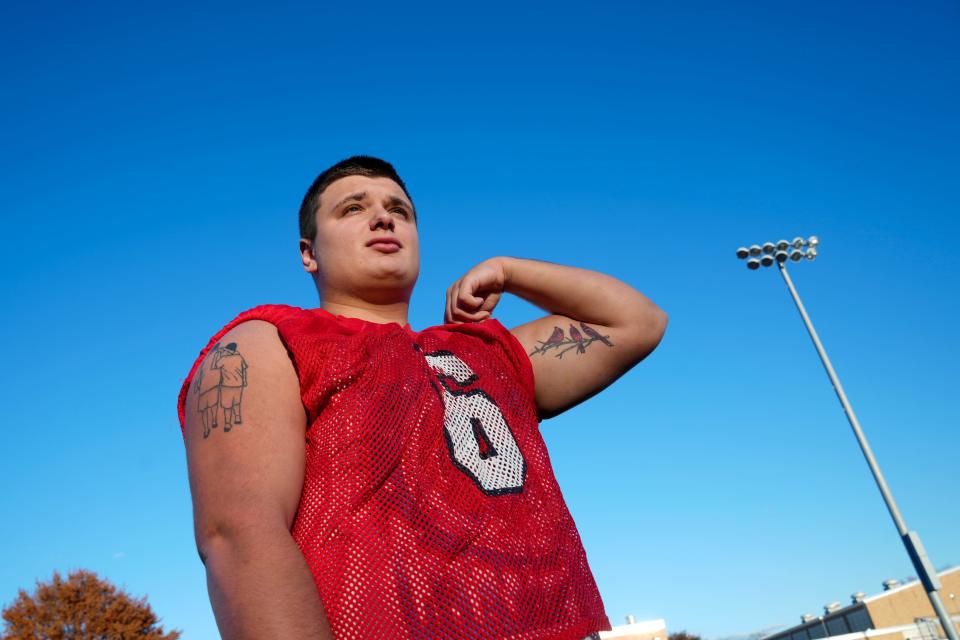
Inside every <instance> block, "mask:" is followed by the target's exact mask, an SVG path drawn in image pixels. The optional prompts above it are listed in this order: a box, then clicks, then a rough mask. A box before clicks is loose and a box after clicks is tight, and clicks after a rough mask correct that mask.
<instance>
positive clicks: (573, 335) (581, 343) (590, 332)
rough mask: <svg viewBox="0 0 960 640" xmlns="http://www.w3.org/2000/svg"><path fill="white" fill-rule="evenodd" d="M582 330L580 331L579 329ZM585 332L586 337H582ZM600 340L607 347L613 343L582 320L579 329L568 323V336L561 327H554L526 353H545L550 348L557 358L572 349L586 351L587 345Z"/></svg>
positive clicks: (580, 351) (579, 351)
mask: <svg viewBox="0 0 960 640" xmlns="http://www.w3.org/2000/svg"><path fill="white" fill-rule="evenodd" d="M581 329H582V330H583V332H582V333H581V331H580V330H581ZM584 334H586V337H584ZM598 340H599V341H600V342H602V343H603V344H605V345H607V346H608V347H612V346H613V343H612V342H610V336H604V335H600V332H599V331H597V330H596V329H594V328H593V327H591V326H590V325H588V324H585V323H583V322H581V323H580V329H577V328H576V327H575V326H573V325H572V324H571V325H570V337H569V338H568V337H567V335H566V334H565V333H564V331H563V329H561V328H560V327H554V328H553V333H552V334H550V337H549V338H547V339H546V340H538V341H537V342H539V343H540V346H538V347H534V349H533V351H531V352H530V353H529V354H528V355H531V356H533V355H536V354H538V353H539V354H541V355H542V354H545V353H546V352H547V351H550V350H551V349H553V350H555V351H556V353H554V355H555V356H556V357H558V358H561V359H562V358H563V354H565V353H566V352H568V351H571V350H573V349H576V350H577V353H578V354H579V353H586V351H587V347H589V346H590V345H591V344H593V343H594V342H596V341H598Z"/></svg>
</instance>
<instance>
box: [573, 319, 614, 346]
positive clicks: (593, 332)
mask: <svg viewBox="0 0 960 640" xmlns="http://www.w3.org/2000/svg"><path fill="white" fill-rule="evenodd" d="M580 328H581V329H583V332H584V333H585V334H587V336H589V337H590V338H592V339H594V340H599V341H600V342H602V343H603V344H605V345H607V346H608V347H612V346H613V343H612V342H610V340H609V338H610V336H602V335H600V332H599V331H597V330H596V329H594V328H593V327H591V326H589V325H587V324H585V323H583V322H581V323H580Z"/></svg>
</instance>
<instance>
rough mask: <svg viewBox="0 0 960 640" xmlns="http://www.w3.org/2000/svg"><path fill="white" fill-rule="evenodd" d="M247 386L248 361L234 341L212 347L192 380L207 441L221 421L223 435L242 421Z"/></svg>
mask: <svg viewBox="0 0 960 640" xmlns="http://www.w3.org/2000/svg"><path fill="white" fill-rule="evenodd" d="M245 386H247V361H246V360H244V359H243V356H242V355H240V353H239V352H238V351H237V343H236V342H231V343H230V344H228V345H226V346H223V347H221V346H220V343H219V342H218V343H217V344H215V345H213V348H212V349H211V350H210V353H209V354H207V357H206V358H205V359H204V361H203V364H201V365H200V369H199V370H198V371H197V373H196V375H195V376H194V381H193V390H194V392H196V394H197V411H199V412H200V419H201V421H202V422H203V437H204V438H207V437H209V436H210V432H211V430H213V429H215V428H217V427H218V426H220V421H221V419H222V421H223V431H224V433H226V432H228V431H230V429H232V428H233V425H236V424H240V423H242V422H243V419H242V417H241V415H240V400H241V399H242V397H243V388H244V387H245Z"/></svg>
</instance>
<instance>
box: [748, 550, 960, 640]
mask: <svg viewBox="0 0 960 640" xmlns="http://www.w3.org/2000/svg"><path fill="white" fill-rule="evenodd" d="M938 575H939V576H940V582H941V584H942V587H943V588H942V589H941V590H940V594H941V596H942V598H943V603H944V607H945V608H946V609H947V612H948V613H949V614H950V616H951V617H952V618H953V621H954V624H957V623H960V567H955V568H953V569H948V570H947V571H943V572H941V573H940V574H938ZM883 589H884V590H883V591H882V592H880V593H878V594H876V595H873V596H867V595H866V594H865V593H863V592H857V593H855V594H853V595H852V596H851V597H850V599H851V603H850V604H848V605H846V606H842V605H841V604H840V603H839V602H831V603H830V604H828V605H826V606H825V607H824V608H823V615H821V616H814V615H811V614H806V615H804V616H802V617H801V623H800V624H798V625H797V626H795V627H790V628H789V629H785V630H783V631H778V632H777V633H774V634H772V635H769V636H766V637H764V638H763V640H819V639H820V638H834V639H836V638H838V637H839V636H848V637H847V638H843V640H855V639H857V638H870V640H933V638H937V637H939V638H943V637H946V634H944V633H943V629H942V628H941V627H940V624H939V622H938V621H937V617H936V613H934V611H933V607H932V606H931V605H930V600H929V599H927V592H926V591H924V589H923V585H921V584H920V581H919V580H912V581H910V582H907V583H905V584H900V582H899V581H898V580H887V581H886V582H884V583H883Z"/></svg>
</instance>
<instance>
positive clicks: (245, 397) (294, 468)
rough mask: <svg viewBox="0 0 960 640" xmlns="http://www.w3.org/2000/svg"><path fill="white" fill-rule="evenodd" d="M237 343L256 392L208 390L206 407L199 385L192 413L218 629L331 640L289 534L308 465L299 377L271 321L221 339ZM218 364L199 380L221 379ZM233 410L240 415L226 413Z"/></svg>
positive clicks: (236, 635)
mask: <svg viewBox="0 0 960 640" xmlns="http://www.w3.org/2000/svg"><path fill="white" fill-rule="evenodd" d="M230 343H235V345H236V352H237V353H238V354H240V355H241V356H242V357H243V363H244V364H243V365H241V370H242V372H243V378H244V380H243V382H244V383H247V379H246V378H247V373H248V371H247V365H246V363H249V384H247V385H246V386H243V387H233V388H230V387H223V386H221V387H219V388H217V387H216V386H214V387H211V386H210V383H209V382H208V384H207V385H206V387H207V391H206V393H205V395H204V397H203V398H201V397H200V392H201V389H200V388H199V385H194V386H193V388H192V389H191V391H190V393H189V394H188V395H187V398H186V407H185V408H186V424H185V434H186V443H187V465H188V468H189V472H190V490H191V493H192V495H193V509H194V528H195V534H196V540H197V549H198V550H199V552H200V557H201V559H202V560H203V562H204V565H205V566H206V570H207V587H208V590H209V594H210V602H211V604H212V605H213V612H214V615H215V616H216V619H217V626H218V627H219V628H220V634H221V635H222V637H223V638H224V640H247V639H259V638H271V639H276V640H285V639H291V640H293V639H297V640H301V639H302V640H328V639H330V638H332V635H331V633H330V629H329V625H328V624H327V619H326V615H325V613H324V609H323V605H322V603H321V601H320V596H319V594H318V592H317V588H316V585H315V584H314V581H313V577H312V575H311V573H310V570H309V568H308V566H307V562H306V560H305V559H304V557H303V554H302V553H301V552H300V549H299V547H297V545H296V543H295V542H294V540H293V538H292V537H291V535H290V528H291V526H292V524H293V518H294V515H295V514H296V510H297V505H298V503H299V500H300V494H301V491H302V488H303V474H304V464H305V453H304V433H305V428H306V416H305V414H304V410H303V406H302V404H301V401H300V393H299V388H300V387H299V383H298V381H297V375H296V372H295V371H294V369H293V364H292V363H291V362H290V359H289V357H288V356H287V354H286V350H285V348H284V347H283V344H282V343H281V342H280V338H279V336H278V335H277V331H276V328H275V327H274V326H273V325H271V324H269V323H267V322H263V321H259V320H253V321H249V322H244V323H242V324H240V325H238V326H236V327H234V328H233V329H232V330H231V331H230V332H228V333H227V334H226V335H225V336H224V337H223V339H222V340H221V344H230ZM208 360H211V361H212V360H213V358H211V357H208ZM210 364H212V362H210V363H208V362H204V363H203V365H202V369H201V370H198V374H199V373H201V371H202V372H203V374H204V375H206V376H215V379H219V376H220V372H219V371H218V370H207V368H208V367H209V365H210ZM220 364H221V365H222V364H223V360H221V361H220ZM238 390H239V394H238ZM214 397H216V398H217V400H218V401H217V403H216V405H214V406H215V408H213V409H211V408H210V407H211V405H212V398H214ZM221 398H223V399H224V401H223V402H220V401H219V400H220V399H221ZM234 402H236V403H237V404H234V405H233V406H234V407H235V409H234V410H228V409H226V408H224V407H223V406H222V405H223V404H231V403H234ZM214 419H215V420H216V421H217V424H216V426H214V423H213V420H214ZM227 427H229V432H226V428H227ZM205 432H206V435H205Z"/></svg>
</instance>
